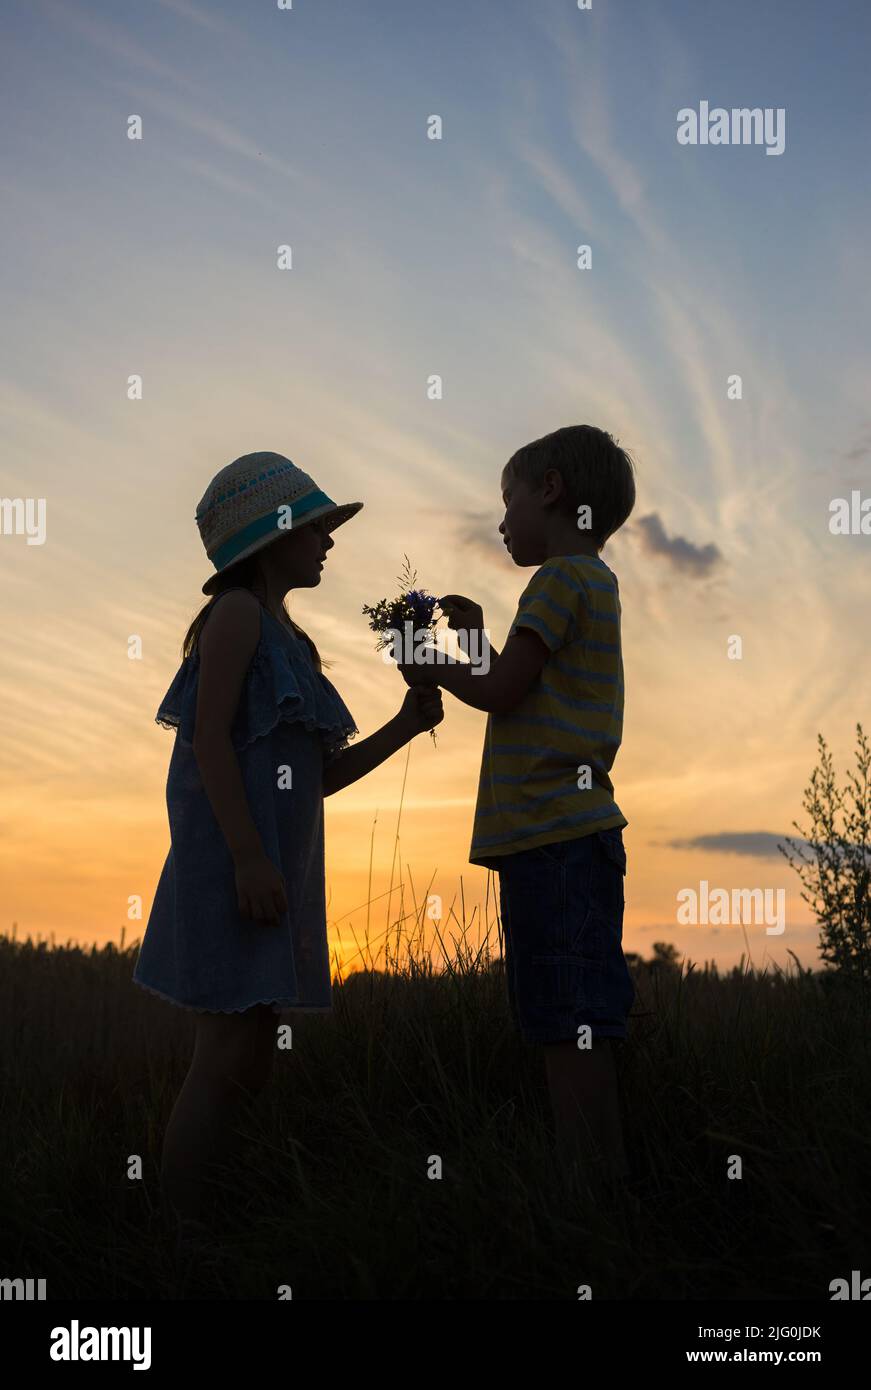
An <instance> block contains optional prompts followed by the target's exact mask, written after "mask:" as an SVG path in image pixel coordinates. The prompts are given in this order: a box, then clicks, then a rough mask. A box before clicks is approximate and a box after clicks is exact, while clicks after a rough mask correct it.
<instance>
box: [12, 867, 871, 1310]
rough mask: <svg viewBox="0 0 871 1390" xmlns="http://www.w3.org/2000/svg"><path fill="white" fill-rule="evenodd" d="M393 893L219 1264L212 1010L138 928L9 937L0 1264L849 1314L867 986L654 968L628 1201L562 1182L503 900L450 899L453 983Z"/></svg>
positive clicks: (634, 1083) (274, 1284)
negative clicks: (207, 1180)
mask: <svg viewBox="0 0 871 1390" xmlns="http://www.w3.org/2000/svg"><path fill="white" fill-rule="evenodd" d="M391 898H392V906H391V909H390V912H391V917H390V919H389V925H388V929H387V930H386V931H385V934H384V938H383V943H382V947H381V950H382V953H383V956H384V962H383V963H384V964H385V965H386V969H385V970H383V971H381V970H373V969H371V968H366V969H364V970H362V971H359V972H357V973H355V974H352V975H350V976H349V977H348V978H346V979H345V980H344V981H341V980H336V982H335V984H334V1004H335V1007H334V1012H333V1014H332V1015H331V1016H329V1017H327V1018H323V1017H320V1018H318V1017H312V1016H306V1015H296V1016H291V1019H290V1021H291V1022H292V1023H293V1047H292V1049H291V1050H289V1051H286V1052H280V1053H279V1054H278V1062H277V1067H276V1076H275V1078H274V1080H273V1082H272V1083H271V1086H270V1088H269V1090H268V1091H267V1092H266V1093H265V1094H264V1095H263V1096H262V1097H261V1099H260V1101H259V1103H258V1107H257V1109H256V1111H255V1113H254V1117H253V1119H252V1121H251V1123H250V1126H249V1129H248V1131H247V1134H246V1150H245V1153H244V1156H243V1159H242V1160H241V1161H240V1163H239V1165H238V1166H237V1167H236V1168H234V1169H232V1170H230V1169H227V1170H226V1171H225V1180H226V1184H227V1191H228V1194H230V1197H231V1200H229V1201H228V1208H229V1209H228V1210H227V1212H226V1214H225V1217H224V1218H223V1220H222V1221H221V1223H220V1226H219V1228H218V1229H219V1238H218V1240H217V1242H216V1244H215V1246H214V1248H212V1249H207V1250H204V1251H202V1252H201V1253H200V1255H199V1256H196V1255H194V1254H192V1253H190V1254H188V1255H187V1256H185V1257H181V1256H178V1255H177V1254H176V1249H175V1245H174V1241H173V1236H172V1231H171V1228H170V1225H169V1223H168V1222H167V1220H166V1218H165V1215H164V1214H163V1211H162V1208H161V1203H160V1199H159V1185H158V1177H157V1175H158V1167H159V1158H160V1145H161V1139H162V1134H163V1129H164V1126H165V1124H166V1121H167V1118H168V1116H169V1112H170V1110H171V1107H172V1104H173V1102H174V1099H175V1095H176V1093H177V1090H178V1088H179V1086H180V1084H181V1082H182V1079H183V1077H184V1074H185V1071H186V1069H187V1065H188V1061H189V1058H190V1051H191V1046H192V1039H193V1028H194V1024H193V1019H192V1017H191V1016H190V1015H189V1014H187V1013H186V1012H184V1011H182V1010H178V1009H175V1008H173V1007H172V1006H171V1005H168V1004H165V1003H163V1002H161V1001H160V1000H158V999H155V998H153V997H152V996H150V995H147V994H146V993H145V992H144V991H140V990H139V989H137V988H136V987H135V986H134V985H133V984H132V982H131V975H132V971H133V965H134V961H135V946H134V947H131V948H129V949H126V950H125V949H123V939H122V944H121V947H120V948H119V947H118V946H114V945H106V946H103V947H102V948H96V947H94V948H89V949H83V948H81V947H79V946H76V945H73V944H71V943H67V944H66V945H64V946H59V947H52V946H50V945H49V944H48V943H44V942H40V943H34V942H33V941H31V940H27V941H24V942H19V941H17V940H13V939H12V938H10V937H8V936H7V937H0V1068H2V1071H0V1075H2V1110H0V1146H2V1165H3V1172H4V1179H5V1180H4V1182H3V1183H2V1185H0V1230H2V1232H3V1236H2V1251H0V1254H2V1268H0V1275H2V1276H4V1277H14V1276H20V1277H25V1276H27V1275H32V1276H34V1277H45V1278H47V1280H48V1296H49V1298H62V1297H73V1296H75V1297H76V1298H103V1297H108V1298H117V1299H126V1298H137V1299H139V1298H149V1299H153V1298H158V1299H161V1298H184V1297H200V1298H221V1299H238V1298H267V1299H274V1298H276V1297H277V1294H276V1290H277V1289H278V1287H279V1286H281V1285H290V1286H291V1288H292V1290H293V1296H294V1297H295V1298H300V1297H301V1298H329V1299H333V1298H338V1299H343V1298H356V1299H396V1298H412V1299H417V1298H448V1299H514V1298H518V1297H522V1298H533V1299H564V1298H568V1299H575V1298H576V1297H577V1293H576V1290H577V1287H578V1285H580V1284H589V1285H591V1287H592V1293H593V1297H594V1298H616V1299H641V1298H649V1299H698V1298H735V1299H737V1298H753V1299H757V1298H762V1299H774V1298H813V1299H821V1298H823V1299H825V1298H828V1297H829V1293H828V1286H829V1283H830V1281H831V1280H832V1279H833V1278H835V1277H838V1276H841V1275H844V1276H846V1277H848V1278H849V1273H850V1270H851V1269H856V1268H858V1269H860V1270H862V1271H863V1274H865V1275H867V1274H868V1273H869V1271H868V1269H867V1262H868V1254H867V1252H868V1246H867V1234H868V1231H869V1229H871V1198H869V1192H868V1185H867V1175H868V1172H869V1171H871V1138H869V1120H868V1116H869V1113H871V1068H869V1043H868V1007H867V999H865V998H863V996H862V995H861V994H859V993H858V992H856V991H855V990H854V989H852V988H850V987H848V986H846V985H843V984H842V983H840V982H839V981H838V979H837V978H835V977H831V976H829V975H827V974H818V973H817V974H812V973H811V972H809V971H802V970H801V969H800V968H799V967H798V965H797V964H796V968H795V969H792V968H790V970H789V972H783V971H774V972H768V973H762V974H760V973H757V972H755V971H753V970H751V969H749V968H747V967H743V966H742V967H741V968H736V969H735V970H732V971H731V972H729V973H727V974H720V973H718V972H717V970H716V969H715V968H714V967H712V966H711V967H706V968H704V969H701V970H700V969H697V968H693V967H690V968H688V969H686V968H685V969H683V970H681V969H675V968H672V967H668V966H667V965H656V964H651V963H644V962H636V963H635V964H634V965H633V974H634V978H635V981H636V989H637V998H636V1002H635V1006H634V1010H633V1015H632V1018H631V1022H630V1035H629V1039H628V1041H627V1042H626V1043H625V1044H624V1045H623V1046H622V1048H621V1049H620V1061H619V1067H620V1074H621V1088H622V1096H623V1106H624V1115H625V1126H626V1136H627V1145H628V1149H629V1153H630V1158H631V1161H632V1163H633V1168H634V1181H633V1188H634V1191H635V1193H636V1194H637V1195H638V1196H639V1197H640V1206H639V1209H638V1210H634V1209H633V1207H632V1205H631V1204H628V1203H627V1204H625V1205H623V1204H620V1203H618V1204H616V1205H612V1206H611V1207H608V1206H607V1205H604V1204H603V1203H602V1202H601V1200H599V1198H597V1197H596V1196H595V1195H594V1194H593V1193H592V1192H587V1191H582V1192H577V1191H576V1192H574V1193H573V1194H571V1195H569V1194H567V1193H566V1192H565V1191H564V1189H563V1187H562V1185H561V1182H560V1179H559V1176H558V1174H557V1172H556V1171H555V1169H554V1165H553V1160H552V1157H551V1133H550V1116H549V1111H548V1104H547V1096H546V1091H545V1086H544V1069H543V1060H542V1056H541V1051H540V1049H538V1048H535V1047H529V1046H526V1045H524V1044H523V1043H522V1042H521V1041H520V1039H519V1038H518V1037H517V1036H516V1034H515V1032H514V1030H513V1027H512V1024H511V1022H510V1019H509V1016H508V1009H507V1001H506V996H505V982H504V976H503V970H502V962H501V958H500V953H499V951H498V921H496V920H495V916H493V915H492V914H491V912H490V907H489V904H488V905H487V906H486V908H485V915H486V916H487V918H488V920H486V921H484V922H480V921H476V919H475V914H474V913H473V914H471V915H470V919H469V921H468V922H467V921H466V920H465V905H464V903H463V902H462V899H461V904H460V909H459V912H458V913H455V912H454V909H453V908H452V909H451V912H450V913H449V914H448V922H447V925H446V927H445V930H444V931H441V932H439V934H438V935H439V938H440V941H441V946H440V950H441V953H442V954H441V960H440V961H439V962H438V966H437V965H436V964H435V963H434V962H433V959H432V956H431V954H430V953H429V952H428V951H426V950H424V947H423V936H424V928H425V927H426V928H428V927H430V926H436V927H437V926H438V925H439V924H431V923H429V922H428V919H427V918H426V916H425V913H424V911H423V908H421V907H419V905H418V902H417V900H416V897H415V895H414V890H413V884H412V883H411V881H410V879H408V878H407V875H406V876H405V877H401V878H400V880H399V882H398V883H397V884H395V885H394V884H393V883H391ZM407 899H410V900H411V902H412V908H411V910H409V911H406V907H405V903H406V900H407ZM422 902H423V903H424V904H425V897H424V899H423V900H422ZM397 903H398V906H397ZM494 936H495V937H496V939H495V940H494V939H492V938H493V937H494ZM473 942H474V944H472V943H473ZM370 946H371V943H369V942H368V941H367V942H366V943H364V947H363V950H362V952H361V958H362V959H363V960H364V962H365V964H366V966H367V967H369V966H371V965H372V964H373V963H374V961H375V960H376V959H380V958H381V957H380V955H379V956H378V957H375V956H373V955H372V953H371V950H370ZM285 1021H288V1019H287V1016H285ZM131 1155H140V1156H141V1159H142V1165H143V1176H142V1178H141V1179H136V1178H130V1177H129V1176H128V1164H129V1162H130V1156H131ZM432 1155H439V1156H440V1157H441V1160H442V1163H443V1176H442V1178H441V1179H440V1180H432V1179H430V1178H429V1177H428V1176H427V1171H428V1165H429V1163H430V1161H431V1159H430V1156H432ZM730 1155H739V1156H740V1157H741V1159H742V1161H743V1176H742V1178H741V1179H740V1180H731V1181H730V1180H729V1178H728V1177H727V1169H728V1164H729V1158H730Z"/></svg>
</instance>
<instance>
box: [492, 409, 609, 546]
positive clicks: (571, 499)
mask: <svg viewBox="0 0 871 1390" xmlns="http://www.w3.org/2000/svg"><path fill="white" fill-rule="evenodd" d="M507 468H508V473H509V476H510V477H514V478H522V479H523V481H524V482H525V483H528V484H529V486H530V487H532V488H540V487H541V485H542V482H543V481H544V475H545V473H546V472H547V470H548V469H549V468H555V469H556V470H557V471H558V473H559V474H560V476H561V478H562V480H563V486H564V488H565V497H564V505H565V507H566V508H567V509H568V510H570V511H572V512H574V513H577V511H578V507H579V505H580V504H582V503H586V504H587V505H588V506H589V507H590V510H591V513H592V519H593V525H592V527H591V528H590V532H591V535H592V536H593V538H594V539H595V541H596V544H597V545H598V546H599V548H600V549H601V547H602V546H603V545H604V544H605V541H606V540H607V539H608V537H609V536H613V534H614V532H615V531H617V530H619V528H620V527H621V526H622V525H623V523H624V521H625V520H626V518H627V517H628V516H629V513H630V512H631V511H632V508H633V507H634V506H635V477H634V466H633V462H632V458H631V456H630V455H629V453H628V452H627V451H626V450H625V449H621V448H620V445H619V444H618V443H617V441H616V440H615V439H614V437H613V435H610V434H608V432H607V431H606V430H600V429H597V428H596V426H595V425H565V426H564V427H563V428H562V429H559V430H554V431H553V433H552V434H546V435H544V436H543V437H542V438H541V439H534V440H533V441H532V442H531V443H530V444H524V446H523V448H522V449H518V450H517V452H516V454H513V455H512V457H511V458H510V459H509V460H508V464H507Z"/></svg>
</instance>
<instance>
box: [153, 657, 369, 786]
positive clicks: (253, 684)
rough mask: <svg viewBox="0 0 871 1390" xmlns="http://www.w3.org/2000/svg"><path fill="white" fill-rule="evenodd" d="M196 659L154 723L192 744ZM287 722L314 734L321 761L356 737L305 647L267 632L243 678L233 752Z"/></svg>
mask: <svg viewBox="0 0 871 1390" xmlns="http://www.w3.org/2000/svg"><path fill="white" fill-rule="evenodd" d="M199 674H200V658H199V652H198V651H196V650H195V651H194V652H192V653H191V655H190V656H187V657H185V659H184V661H183V662H182V664H181V666H180V667H179V669H178V671H177V672H176V675H175V678H174V679H173V682H172V684H171V686H170V687H169V690H168V691H167V692H166V694H165V695H164V697H163V699H162V701H161V703H160V708H159V709H158V711H157V714H156V715H155V722H156V723H158V724H161V725H163V727H164V728H166V729H178V731H179V737H180V738H181V739H183V740H184V742H186V743H192V742H193V736H194V726H195V721H196V709H197V689H198V687H199ZM281 720H286V721H287V722H289V723H301V724H302V725H304V727H305V728H306V729H307V730H308V731H309V732H311V731H313V730H317V731H318V732H319V733H320V735H321V738H322V740H323V744H324V756H325V760H329V759H330V758H332V757H334V756H335V755H336V754H337V753H339V752H340V751H341V750H342V749H343V748H346V747H347V745H348V740H349V738H352V737H353V736H354V734H357V733H359V729H358V728H357V726H356V724H355V723H354V719H353V716H352V714H351V712H350V710H349V709H348V708H347V706H346V705H345V703H344V701H343V700H342V698H341V696H340V695H339V692H338V691H337V690H336V688H335V686H334V685H332V684H331V682H330V681H329V680H327V677H326V676H325V675H323V673H322V672H320V671H317V670H315V667H314V665H313V664H312V659H311V655H310V653H309V650H308V647H307V645H306V644H305V642H303V641H301V640H300V639H298V638H295V637H291V636H288V637H287V639H286V640H285V639H284V634H282V635H281V637H279V636H277V635H273V633H272V632H271V631H268V630H264V631H263V632H262V633H261V637H260V642H259V644H258V646H257V650H256V652H255V653H254V656H253V657H252V659H251V664H250V666H249V667H248V671H247V673H246V676H245V683H244V686H243V690H242V695H241V697H240V700H239V708H238V709H237V711H236V716H235V718H234V720H233V724H232V727H231V729H230V740H231V742H232V745H233V747H234V749H236V751H237V752H239V751H241V749H243V748H247V747H248V745H249V744H250V743H253V742H254V740H255V739H258V738H263V737H264V736H265V735H266V734H269V733H271V732H272V730H273V729H274V728H275V727H276V725H277V724H278V723H279V722H280V721H281Z"/></svg>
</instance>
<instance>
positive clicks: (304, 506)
mask: <svg viewBox="0 0 871 1390" xmlns="http://www.w3.org/2000/svg"><path fill="white" fill-rule="evenodd" d="M362 505H363V503H362V502H345V503H343V504H342V505H341V506H338V505H337V504H336V503H335V502H334V501H333V500H332V498H331V497H328V496H327V494H326V493H325V492H322V491H321V489H320V488H319V487H318V485H317V483H316V482H315V481H314V479H312V478H310V477H309V475H308V473H303V471H302V469H301V468H297V466H296V464H295V463H291V461H290V459H289V458H285V457H284V455H283V454H272V453H268V452H267V453H257V454H243V455H242V457H241V458H237V459H234V460H233V462H232V463H228V464H227V466H226V468H222V469H221V471H220V473H216V474H215V476H214V478H213V479H212V481H211V482H210V483H209V486H208V487H207V488H206V490H205V492H204V494H203V496H202V497H201V498H200V501H199V503H198V505H197V515H196V521H197V527H198V529H199V533H200V539H201V540H202V542H203V545H204V546H205V548H206V554H207V555H208V557H209V559H210V560H211V562H212V564H213V565H214V566H215V571H216V573H215V574H213V575H211V576H210V577H209V578H208V579H207V580H206V582H205V584H204V585H203V593H204V594H211V593H212V592H213V591H214V587H215V583H216V580H217V578H218V575H219V574H223V572H224V570H226V569H229V568H230V566H231V565H235V564H236V563H237V562H238V561H239V560H244V559H246V558H247V556H249V555H253V554H254V552H255V550H261V549H262V548H263V546H265V545H270V544H271V542H272V541H275V540H278V538H279V537H280V536H283V535H286V533H287V532H288V531H293V530H297V529H298V528H299V527H300V526H305V525H307V524H308V523H309V522H310V521H317V520H318V519H319V518H320V517H326V520H327V530H329V531H334V530H335V529H336V527H337V526H341V525H342V523H343V522H345V521H348V520H349V518H350V517H352V516H355V515H356V513H357V512H359V510H360V508H361V507H362Z"/></svg>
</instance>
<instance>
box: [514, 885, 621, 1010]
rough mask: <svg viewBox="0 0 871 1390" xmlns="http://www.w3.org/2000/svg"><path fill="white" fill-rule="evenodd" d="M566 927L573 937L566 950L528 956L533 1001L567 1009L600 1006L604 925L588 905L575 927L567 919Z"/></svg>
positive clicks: (602, 988)
mask: <svg viewBox="0 0 871 1390" xmlns="http://www.w3.org/2000/svg"><path fill="white" fill-rule="evenodd" d="M567 927H568V932H569V934H570V935H571V936H572V940H571V943H570V945H569V946H568V949H566V950H563V951H560V952H554V953H552V954H547V955H545V954H536V955H533V956H531V957H530V966H531V972H532V990H533V997H534V999H535V1003H536V1004H537V1005H538V1006H539V1007H541V1008H553V1009H560V1010H566V1011H575V1010H578V1009H600V1008H603V1007H604V1004H605V967H606V959H607V924H606V923H605V922H604V920H603V919H602V917H601V915H600V914H599V913H598V912H596V910H595V908H593V907H590V909H589V910H588V912H587V913H586V915H585V918H584V920H583V922H582V923H581V925H580V926H579V927H577V929H576V930H574V931H573V930H572V926H571V923H570V922H568V923H567Z"/></svg>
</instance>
